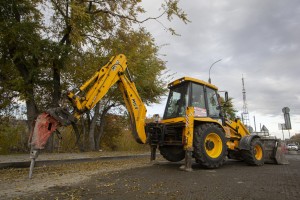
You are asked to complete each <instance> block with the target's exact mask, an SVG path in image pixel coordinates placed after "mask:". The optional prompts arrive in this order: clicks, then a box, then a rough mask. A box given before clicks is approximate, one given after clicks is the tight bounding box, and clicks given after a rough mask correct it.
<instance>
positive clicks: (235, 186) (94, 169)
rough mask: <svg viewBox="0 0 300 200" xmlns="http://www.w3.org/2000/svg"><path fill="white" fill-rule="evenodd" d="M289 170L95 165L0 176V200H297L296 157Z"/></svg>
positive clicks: (239, 165)
mask: <svg viewBox="0 0 300 200" xmlns="http://www.w3.org/2000/svg"><path fill="white" fill-rule="evenodd" d="M287 158H288V160H289V161H290V164H289V165H270V164H266V165H264V166H262V167H253V166H248V165H246V164H245V163H243V162H237V161H233V160H228V161H227V162H226V164H225V165H224V166H223V167H221V168H219V169H215V170H207V169H203V168H200V167H199V166H197V165H196V164H194V165H193V168H194V170H193V172H190V173H188V172H183V171H180V170H179V169H178V168H179V166H180V165H181V164H182V163H170V162H166V161H164V160H162V159H161V158H160V159H159V161H158V162H157V163H156V164H150V163H149V158H136V159H129V160H122V161H118V160H114V161H105V162H103V161H101V162H100V161H97V162H91V163H78V164H66V165H59V166H51V167H39V168H37V169H36V170H35V174H34V178H33V179H32V180H28V178H27V175H28V169H10V170H0V193H1V197H0V199H141V198H144V199H275V200H276V199H280V200H282V199H300V155H287Z"/></svg>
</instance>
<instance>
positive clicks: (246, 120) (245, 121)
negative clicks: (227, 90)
mask: <svg viewBox="0 0 300 200" xmlns="http://www.w3.org/2000/svg"><path fill="white" fill-rule="evenodd" d="M242 83H243V112H242V121H243V124H244V125H246V127H247V128H248V129H249V127H250V122H249V113H248V108H247V100H246V89H245V83H244V76H243V75H242Z"/></svg>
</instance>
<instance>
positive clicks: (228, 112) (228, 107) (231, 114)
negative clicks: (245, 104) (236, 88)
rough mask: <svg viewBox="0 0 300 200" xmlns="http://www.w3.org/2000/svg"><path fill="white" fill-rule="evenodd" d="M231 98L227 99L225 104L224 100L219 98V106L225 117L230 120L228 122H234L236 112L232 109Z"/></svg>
mask: <svg viewBox="0 0 300 200" xmlns="http://www.w3.org/2000/svg"><path fill="white" fill-rule="evenodd" d="M232 100H233V98H228V101H227V102H225V100H224V98H223V97H221V105H222V107H223V112H224V113H225V116H226V117H227V118H228V119H230V120H235V119H236V114H235V113H236V112H237V111H236V110H235V109H234V107H233V104H232Z"/></svg>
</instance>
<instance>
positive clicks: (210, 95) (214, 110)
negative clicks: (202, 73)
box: [206, 88, 220, 117]
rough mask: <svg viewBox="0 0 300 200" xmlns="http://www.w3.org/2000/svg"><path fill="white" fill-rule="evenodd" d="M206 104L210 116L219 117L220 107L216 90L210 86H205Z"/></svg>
mask: <svg viewBox="0 0 300 200" xmlns="http://www.w3.org/2000/svg"><path fill="white" fill-rule="evenodd" d="M206 96H207V106H208V112H209V116H210V117H219V114H220V109H219V102H218V96H217V92H216V91H215V90H213V89H211V88H206Z"/></svg>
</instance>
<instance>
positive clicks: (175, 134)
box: [29, 54, 287, 178]
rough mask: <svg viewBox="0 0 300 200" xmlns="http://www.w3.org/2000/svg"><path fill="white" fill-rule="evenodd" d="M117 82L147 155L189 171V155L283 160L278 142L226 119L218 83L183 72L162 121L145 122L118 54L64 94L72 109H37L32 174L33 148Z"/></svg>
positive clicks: (209, 163) (216, 160)
mask: <svg viewBox="0 0 300 200" xmlns="http://www.w3.org/2000/svg"><path fill="white" fill-rule="evenodd" d="M115 84H117V85H118V88H119V89H120V91H121V93H122V95H123V98H124V101H125V105H126V108H127V110H128V111H129V113H130V118H131V127H132V134H133V136H134V138H135V139H136V141H137V142H138V143H141V144H146V143H147V144H149V145H150V147H151V160H155V159H156V150H157V148H158V149H159V151H160V154H161V155H162V156H163V157H164V158H165V159H166V160H168V161H171V162H178V161H181V160H184V165H183V166H182V167H181V169H183V170H186V171H191V170H192V168H191V167H192V158H195V160H196V162H197V163H199V164H200V165H202V166H204V167H206V168H218V167H220V166H222V165H223V163H224V162H225V160H226V157H227V156H228V157H229V158H233V159H239V160H244V161H245V162H247V163H249V164H251V165H263V164H264V163H265V162H272V163H277V164H285V163H286V162H287V161H286V160H285V157H284V155H283V153H282V152H281V151H280V141H279V140H277V139H268V138H261V137H259V136H258V135H251V134H250V132H249V131H248V130H247V128H246V127H245V126H244V125H243V124H242V123H241V121H240V120H239V119H236V120H234V121H230V120H228V119H226V116H225V114H224V113H223V110H224V109H223V107H224V106H226V102H227V101H228V94H227V92H226V93H225V105H223V106H222V105H221V104H220V95H219V94H218V88H217V87H216V86H214V85H212V84H210V83H207V82H205V81H202V80H198V79H194V78H189V77H183V78H180V79H178V80H175V81H173V82H172V83H170V84H169V85H168V88H169V90H170V92H169V97H168V100H167V104H166V108H165V112H164V116H163V119H162V120H156V121H155V122H151V123H145V117H146V107H145V105H144V103H143V101H142V99H141V98H140V96H139V93H138V91H137V89H136V87H135V84H134V82H133V81H132V79H131V76H130V74H129V71H128V68H127V60H126V57H125V55H122V54H120V55H117V56H114V57H112V58H111V59H110V61H109V62H108V63H107V64H106V65H105V66H103V67H101V68H100V69H99V70H98V71H97V72H96V73H95V74H94V75H93V76H92V77H91V78H90V79H89V80H88V81H86V82H85V83H84V84H83V85H82V86H81V87H80V88H79V90H78V91H76V92H69V93H68V94H67V97H68V99H69V100H70V102H71V104H72V107H73V111H72V112H69V111H68V110H67V109H66V108H64V107H58V108H52V109H49V110H48V111H46V112H44V113H42V114H40V115H39V116H38V118H37V120H36V123H35V128H34V131H33V133H32V135H31V137H30V145H31V153H30V157H31V166H30V172H29V177H30V178H31V176H32V171H33V166H34V163H35V159H36V158H37V156H38V151H39V150H41V149H43V148H44V146H45V144H46V142H47V140H48V138H49V136H50V135H51V134H52V133H53V132H55V131H56V130H57V128H58V127H60V126H68V125H71V124H72V123H76V122H77V121H78V120H79V118H80V116H81V115H82V114H83V113H85V112H86V111H88V110H91V109H92V108H93V107H94V106H95V105H96V104H97V103H98V102H99V101H100V100H101V99H102V98H103V97H104V96H105V94H106V93H107V92H108V90H109V89H110V88H111V87H112V86H113V85H115Z"/></svg>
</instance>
